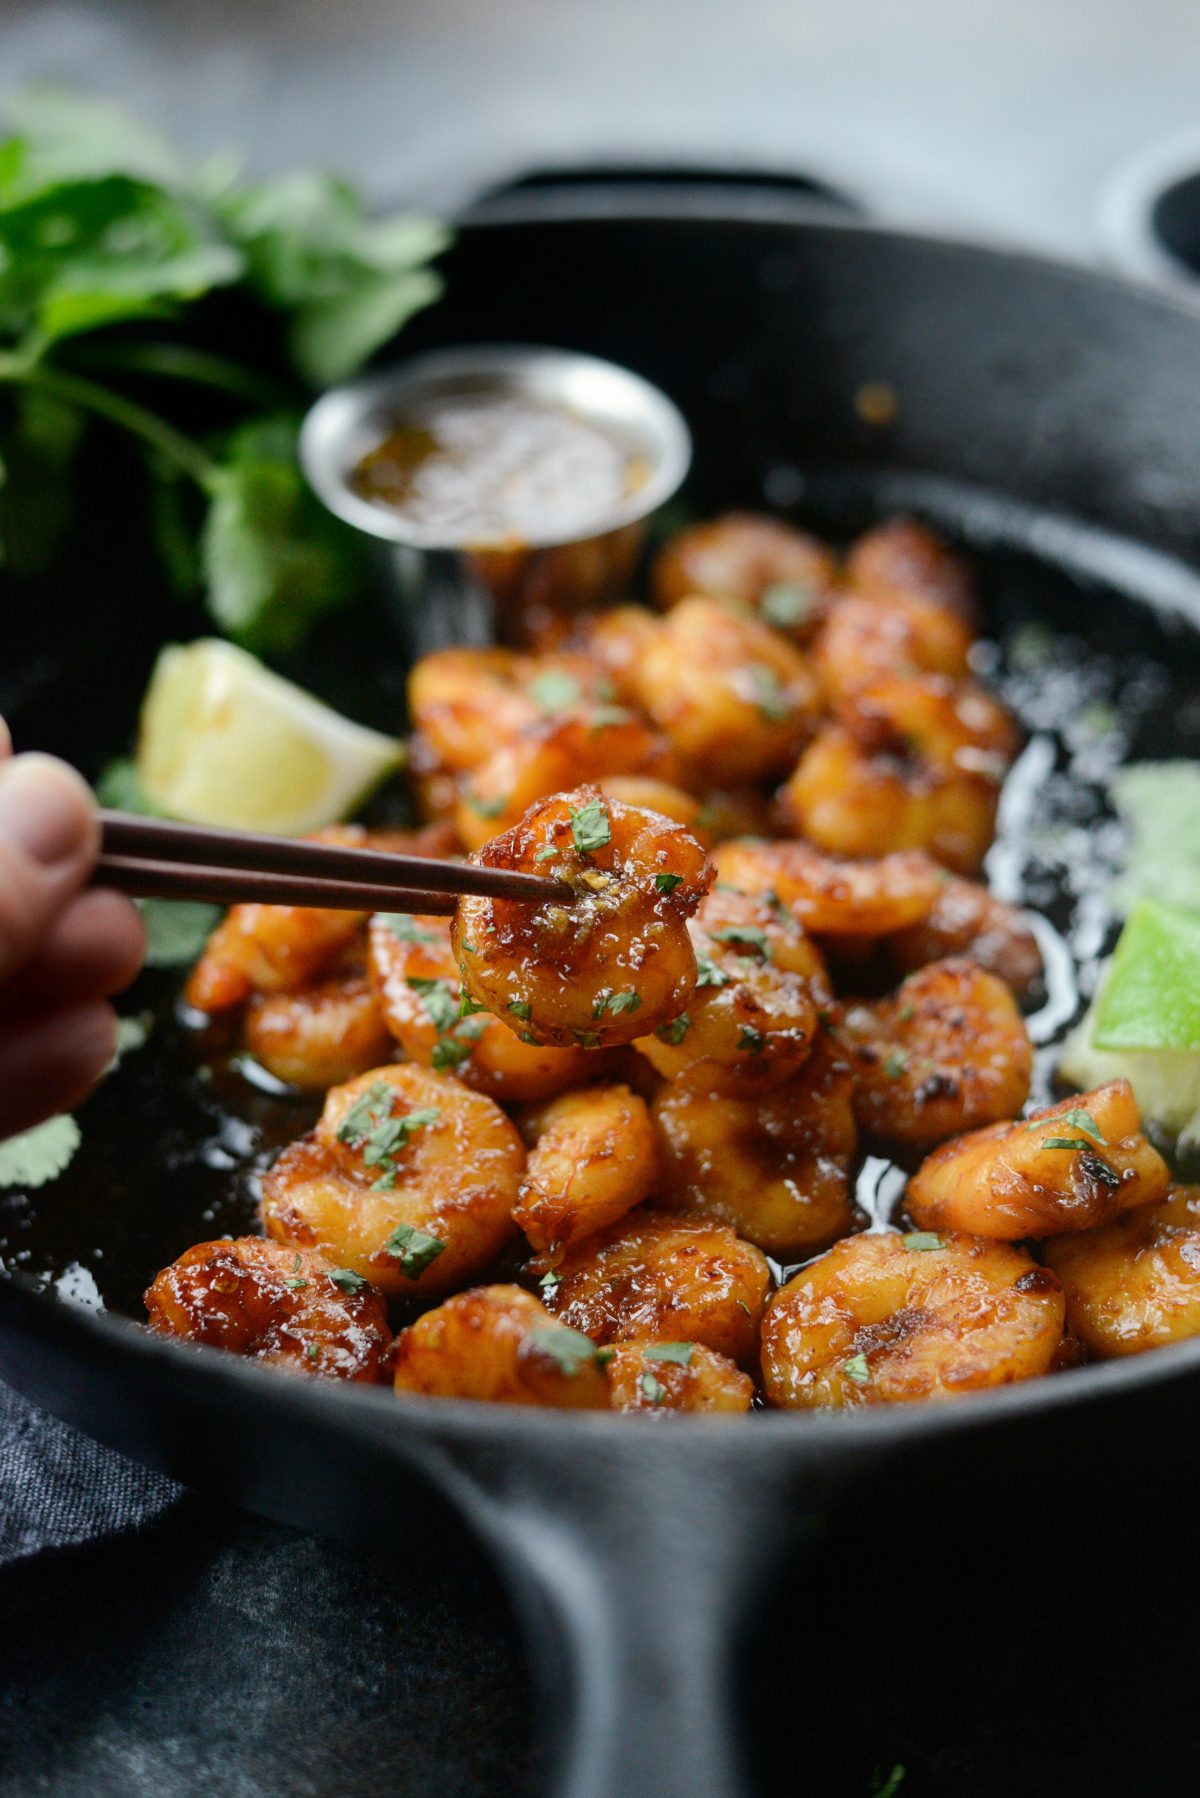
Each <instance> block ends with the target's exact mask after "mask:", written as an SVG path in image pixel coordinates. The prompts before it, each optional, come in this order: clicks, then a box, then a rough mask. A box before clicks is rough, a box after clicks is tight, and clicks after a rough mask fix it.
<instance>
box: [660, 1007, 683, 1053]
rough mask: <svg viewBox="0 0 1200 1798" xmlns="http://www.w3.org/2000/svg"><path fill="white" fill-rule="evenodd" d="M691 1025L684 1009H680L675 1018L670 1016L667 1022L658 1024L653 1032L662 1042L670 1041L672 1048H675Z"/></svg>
mask: <svg viewBox="0 0 1200 1798" xmlns="http://www.w3.org/2000/svg"><path fill="white" fill-rule="evenodd" d="M691 1027H692V1020H691V1018H690V1017H689V1016H688V1014H687V1012H686V1011H681V1012H680V1014H679V1016H678V1017H677V1018H671V1019H669V1021H668V1022H667V1023H665V1024H660V1025H659V1027H658V1029H657V1030H656V1031H655V1032H654V1034H655V1036H657V1037H658V1038H660V1040H661V1041H662V1042H664V1043H670V1045H671V1047H672V1048H673V1049H677V1048H678V1047H679V1045H680V1043H681V1042H682V1041H683V1039H684V1037H685V1036H686V1035H687V1033H688V1031H689V1030H690V1029H691Z"/></svg>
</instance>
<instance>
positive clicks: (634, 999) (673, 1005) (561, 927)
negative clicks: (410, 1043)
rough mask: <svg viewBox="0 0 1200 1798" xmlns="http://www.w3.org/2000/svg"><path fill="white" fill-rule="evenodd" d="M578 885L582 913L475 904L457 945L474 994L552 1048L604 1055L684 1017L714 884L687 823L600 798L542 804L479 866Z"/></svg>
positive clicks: (490, 848)
mask: <svg viewBox="0 0 1200 1798" xmlns="http://www.w3.org/2000/svg"><path fill="white" fill-rule="evenodd" d="M476 859H477V860H478V861H479V862H480V863H481V865H483V866H485V867H489V868H523V869H525V870H526V871H527V872H529V873H535V874H550V875H554V876H555V877H557V878H559V879H562V880H565V881H566V882H568V883H569V885H570V886H571V887H572V889H573V890H574V893H575V899H574V901H573V903H568V904H561V905H560V904H544V905H531V904H529V903H528V902H527V901H525V900H515V899H487V898H482V897H476V896H474V895H466V896H464V897H463V898H462V899H461V900H460V901H459V906H458V911H457V912H456V914H455V918H454V926H453V931H452V938H453V942H454V952H455V955H456V956H457V957H458V966H459V971H460V973H461V974H462V979H463V984H464V986H465V987H466V989H467V991H468V992H469V993H470V995H471V997H472V998H473V999H476V1000H478V1001H479V1003H480V1004H482V1005H486V1006H487V1007H488V1009H489V1010H490V1011H493V1012H494V1013H495V1014H496V1016H497V1017H500V1018H509V1017H511V1018H514V1019H516V1020H517V1021H518V1023H519V1024H520V1026H521V1028H522V1031H523V1033H524V1034H526V1035H528V1036H529V1037H530V1038H532V1040H533V1041H535V1042H539V1043H549V1044H557V1045H559V1046H561V1047H564V1048H569V1047H581V1048H585V1049H599V1048H605V1047H608V1046H610V1045H613V1044H617V1043H626V1042H630V1041H632V1039H633V1038H634V1037H635V1036H640V1035H642V1033H643V1032H644V1031H646V1030H647V1029H650V1030H653V1029H656V1028H657V1027H658V1025H659V1024H660V1023H665V1022H666V1021H667V1020H668V1019H670V1018H674V1017H677V1016H678V1015H679V1013H680V1012H681V1011H682V1010H683V1009H684V1007H685V1006H686V1005H687V1003H688V1000H689V999H690V998H691V995H692V993H693V991H694V989H695V983H696V957H695V954H694V952H693V949H692V944H691V938H690V937H689V936H688V931H687V919H688V916H689V914H690V913H691V912H693V911H694V910H695V909H696V906H697V905H698V904H699V902H700V898H701V895H702V894H703V892H704V890H705V887H706V885H707V883H708V879H709V875H708V869H707V864H706V862H705V857H704V851H703V849H701V847H700V845H699V844H698V843H697V842H696V840H695V838H694V837H691V836H689V835H688V833H687V831H686V830H683V829H682V828H681V827H680V826H679V825H677V824H671V823H669V822H668V821H667V820H666V819H665V818H661V817H659V816H658V815H657V814H655V813H653V812H642V811H638V810H636V809H635V808H634V807H632V806H626V805H620V804H618V803H617V802H616V801H615V800H606V799H604V798H603V797H602V795H601V794H600V793H599V792H598V791H597V789H596V788H595V787H581V788H579V789H578V790H577V791H575V792H570V793H559V794H557V795H555V796H554V797H553V798H550V799H545V800H543V801H541V803H540V804H538V805H535V806H532V807H531V808H530V810H529V811H528V812H527V813H526V815H525V817H524V818H523V819H522V821H521V822H520V824H518V825H517V826H516V827H515V828H514V829H512V830H510V831H507V832H506V833H505V835H504V836H502V837H497V838H496V840H495V842H493V843H489V844H488V845H487V847H486V848H485V849H483V850H482V851H481V852H480V854H479V856H478V857H477V858H476Z"/></svg>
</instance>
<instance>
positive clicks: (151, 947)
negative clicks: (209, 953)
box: [137, 899, 221, 968]
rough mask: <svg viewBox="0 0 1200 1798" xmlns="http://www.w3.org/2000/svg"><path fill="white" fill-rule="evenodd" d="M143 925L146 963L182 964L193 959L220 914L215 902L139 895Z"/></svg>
mask: <svg viewBox="0 0 1200 1798" xmlns="http://www.w3.org/2000/svg"><path fill="white" fill-rule="evenodd" d="M137 904H138V910H139V911H140V912H141V914H142V922H143V924H144V925H145V926H146V966H147V967H148V968H182V967H187V966H188V965H189V964H190V963H192V962H194V961H195V959H196V957H197V956H198V955H199V954H200V952H201V950H202V949H203V948H204V945H205V943H207V941H208V939H209V937H210V936H211V934H212V932H213V931H214V930H215V929H216V926H217V924H218V922H219V921H220V917H221V909H220V907H219V906H217V905H203V904H201V903H200V902H199V901H198V900H192V899H139V900H138V902H137Z"/></svg>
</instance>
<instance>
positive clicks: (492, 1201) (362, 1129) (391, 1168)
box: [262, 1066, 525, 1298]
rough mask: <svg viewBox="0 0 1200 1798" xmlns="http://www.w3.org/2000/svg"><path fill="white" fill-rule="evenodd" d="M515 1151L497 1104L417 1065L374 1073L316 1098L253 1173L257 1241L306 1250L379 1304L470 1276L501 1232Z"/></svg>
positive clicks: (515, 1177)
mask: <svg viewBox="0 0 1200 1798" xmlns="http://www.w3.org/2000/svg"><path fill="white" fill-rule="evenodd" d="M524 1168H525V1150H524V1147H523V1146H522V1143H521V1139H520V1137H519V1136H518V1135H517V1132H516V1129H515V1127H514V1126H513V1125H512V1124H511V1123H510V1122H509V1121H508V1119H507V1118H506V1117H505V1115H504V1113H503V1112H502V1111H501V1110H500V1107H499V1106H498V1105H495V1104H493V1102H492V1101H491V1099H485V1098H484V1097H483V1095H482V1094H480V1093H473V1092H469V1091H468V1090H467V1088H466V1087H465V1086H462V1085H461V1084H460V1083H459V1082H458V1081H457V1080H451V1079H448V1078H447V1077H446V1076H444V1075H441V1074H434V1073H431V1072H430V1071H429V1069H428V1068H420V1067H407V1066H405V1067H397V1066H390V1067H382V1068H376V1069H375V1070H374V1072H372V1073H369V1074H362V1075H360V1076H359V1078H358V1079H357V1080H351V1081H350V1082H349V1083H348V1084H347V1085H345V1086H335V1087H334V1088H333V1090H332V1091H331V1092H330V1093H329V1094H328V1095H327V1096H326V1100H325V1109H324V1110H323V1112H322V1113H321V1117H320V1119H319V1120H318V1123H317V1127H316V1129H315V1130H314V1131H313V1132H312V1133H311V1135H309V1136H305V1137H301V1139H300V1140H299V1141H298V1142H295V1143H292V1144H291V1146H290V1147H289V1148H286V1149H285V1150H284V1151H283V1153H282V1155H280V1157H279V1158H278V1160H277V1161H276V1162H275V1164H274V1166H273V1167H271V1168H270V1169H269V1170H268V1172H267V1173H266V1175H265V1176H264V1178H263V1196H262V1216H263V1223H264V1225H265V1227H266V1229H267V1232H268V1234H269V1235H271V1236H273V1237H274V1238H275V1239H276V1241H277V1242H284V1243H289V1244H290V1245H292V1246H293V1247H295V1248H316V1249H319V1250H320V1251H321V1252H322V1253H323V1254H325V1255H327V1256H328V1257H329V1258H330V1259H333V1260H337V1261H339V1262H341V1263H342V1264H344V1265H345V1266H346V1267H349V1268H352V1269H353V1270H354V1272H356V1273H359V1274H362V1275H363V1276H364V1278H366V1279H369V1280H371V1281H372V1283H373V1284H374V1285H376V1286H377V1287H378V1288H379V1290H380V1291H381V1292H383V1293H385V1294H387V1296H388V1297H389V1298H392V1297H400V1296H402V1295H407V1294H410V1293H418V1294H421V1295H425V1294H427V1293H432V1294H434V1295H435V1296H436V1295H440V1294H441V1293H444V1292H449V1291H451V1290H452V1289H453V1288H455V1287H457V1286H461V1285H463V1284H464V1282H466V1281H469V1280H472V1279H475V1278H476V1277H477V1276H478V1275H479V1274H480V1273H482V1272H483V1270H484V1269H485V1268H486V1267H487V1266H488V1265H489V1264H490V1262H491V1261H492V1260H493V1258H494V1257H495V1256H496V1255H497V1254H498V1253H499V1251H500V1250H501V1249H502V1248H503V1247H504V1245H505V1243H506V1242H508V1241H509V1239H510V1237H511V1236H512V1234H513V1224H512V1208H513V1206H514V1205H515V1204H516V1202H517V1193H518V1190H519V1188H520V1183H521V1175H522V1173H523V1172H524Z"/></svg>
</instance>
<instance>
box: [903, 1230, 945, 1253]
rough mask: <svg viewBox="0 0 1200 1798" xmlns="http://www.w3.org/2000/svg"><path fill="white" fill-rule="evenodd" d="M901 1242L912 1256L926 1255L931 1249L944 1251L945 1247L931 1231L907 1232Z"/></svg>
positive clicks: (939, 1238)
mask: <svg viewBox="0 0 1200 1798" xmlns="http://www.w3.org/2000/svg"><path fill="white" fill-rule="evenodd" d="M901 1241H902V1242H903V1244H904V1246H905V1248H906V1249H911V1250H912V1252H913V1254H914V1255H923V1254H928V1253H929V1252H930V1250H932V1249H944V1248H945V1246H946V1245H945V1243H944V1242H943V1241H942V1238H941V1237H940V1236H939V1235H937V1233H936V1231H933V1230H909V1231H908V1233H907V1235H905V1236H903V1237H901Z"/></svg>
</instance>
